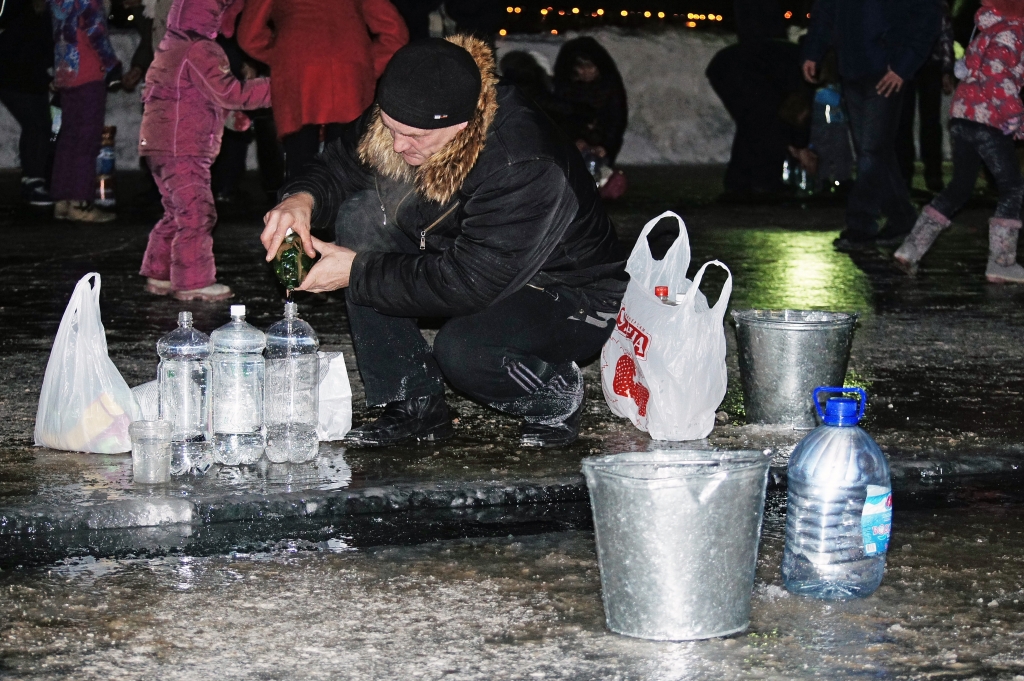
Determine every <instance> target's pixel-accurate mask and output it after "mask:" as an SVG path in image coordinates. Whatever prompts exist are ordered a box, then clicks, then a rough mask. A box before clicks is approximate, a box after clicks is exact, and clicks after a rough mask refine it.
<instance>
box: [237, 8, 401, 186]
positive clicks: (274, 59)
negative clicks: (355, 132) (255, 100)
mask: <svg viewBox="0 0 1024 681" xmlns="http://www.w3.org/2000/svg"><path fill="white" fill-rule="evenodd" d="M237 35H238V44H239V45H241V47H242V49H243V50H245V51H246V52H247V53H248V54H249V55H250V56H251V57H253V58H255V59H258V60H260V61H262V62H264V63H266V64H267V65H269V66H270V72H271V75H272V76H273V78H272V79H271V86H270V87H271V93H272V94H271V99H272V101H273V109H274V122H275V123H276V124H277V133H278V135H280V136H281V139H282V142H283V144H284V151H285V174H286V176H287V177H288V178H290V179H293V178H295V177H296V176H298V174H299V173H300V171H301V170H302V167H303V166H304V165H305V164H306V163H308V162H309V161H310V160H312V158H313V157H314V156H316V154H317V151H318V150H319V146H320V130H321V126H325V127H324V133H325V135H324V138H325V141H326V142H330V141H332V140H334V139H337V138H339V137H341V136H342V134H344V131H345V129H346V126H347V125H349V124H352V123H353V122H354V121H355V120H356V119H357V118H359V116H360V114H362V112H363V111H365V110H366V108H367V107H368V106H370V104H371V103H372V102H373V97H374V90H375V88H376V85H377V78H379V77H380V75H381V74H382V73H383V72H384V67H385V66H386V65H387V63H388V61H389V60H390V59H391V55H393V54H394V53H395V52H396V51H397V50H398V48H400V47H402V46H403V45H405V44H406V43H407V42H408V41H409V32H408V31H407V30H406V27H405V22H403V21H402V17H401V15H399V13H398V10H396V9H395V7H394V5H392V4H391V3H390V2H389V1H388V0H333V1H332V2H330V3H324V2H322V1H321V0H247V1H246V3H245V9H244V10H243V12H242V17H241V20H240V21H239V24H238V33H237Z"/></svg>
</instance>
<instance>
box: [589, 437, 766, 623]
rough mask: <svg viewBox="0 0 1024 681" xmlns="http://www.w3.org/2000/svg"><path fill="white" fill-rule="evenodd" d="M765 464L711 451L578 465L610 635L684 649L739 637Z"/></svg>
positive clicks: (752, 456) (753, 457) (758, 456)
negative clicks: (687, 644)
mask: <svg viewBox="0 0 1024 681" xmlns="http://www.w3.org/2000/svg"><path fill="white" fill-rule="evenodd" d="M768 461H769V458H768V457H767V456H765V455H764V454H762V453H761V452H757V451H736V452H718V451H711V450H703V451H700V450H660V451H654V452H637V453H628V454H613V455H611V456H600V457H591V458H587V459H584V460H583V473H584V475H585V476H586V478H587V487H589V488H590V502H591V506H592V508H593V513H594V536H595V539H596V541H597V559H598V564H599V566H600V569H601V597H602V598H603V599H604V612H605V619H606V621H607V623H608V628H609V629H611V630H612V631H614V632H616V633H618V634H625V635H627V636H637V637H639V638H648V639H655V640H662V641H684V640H690V639H701V638H711V637H714V636H725V635H728V634H732V633H735V632H738V631H743V630H744V629H746V628H747V625H748V624H749V623H750V595H751V591H752V589H753V585H754V569H755V566H756V563H757V544H758V539H759V537H760V535H761V518H762V515H763V513H764V495H765V488H766V486H767V484H768Z"/></svg>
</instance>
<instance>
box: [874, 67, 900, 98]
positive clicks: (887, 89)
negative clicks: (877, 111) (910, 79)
mask: <svg viewBox="0 0 1024 681" xmlns="http://www.w3.org/2000/svg"><path fill="white" fill-rule="evenodd" d="M902 87H903V79H902V78H900V77H899V76H897V75H896V74H895V73H894V72H893V70H892V69H889V70H888V72H886V74H885V75H884V76H882V80H880V81H878V85H876V86H875V92H877V93H878V94H880V95H882V96H883V97H888V96H889V95H891V94H892V93H894V92H899V91H900V88H902Z"/></svg>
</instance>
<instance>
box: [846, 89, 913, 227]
mask: <svg viewBox="0 0 1024 681" xmlns="http://www.w3.org/2000/svg"><path fill="white" fill-rule="evenodd" d="M877 82H878V79H876V78H869V79H865V80H856V81H850V80H844V81H843V95H844V97H845V99H846V108H847V112H848V113H849V115H850V132H852V133H853V145H854V148H855V149H856V151H857V183H856V185H855V186H854V188H853V190H852V191H851V192H850V197H849V200H848V201H847V204H846V232H845V236H847V237H848V238H850V239H853V240H866V239H871V238H874V237H875V236H877V235H878V230H879V225H878V219H879V218H880V217H881V216H885V218H886V220H887V225H886V232H887V234H888V235H890V236H898V235H901V234H906V233H907V232H909V231H910V230H911V229H912V228H913V226H914V222H915V221H916V220H917V211H916V210H914V206H913V204H911V203H910V194H909V193H908V192H907V185H906V183H905V182H904V181H903V176H902V175H900V169H899V164H898V163H897V161H896V131H897V129H898V128H899V123H900V108H901V105H902V103H903V95H902V93H899V92H897V93H893V94H892V95H889V96H888V97H883V96H882V95H880V94H878V93H877V92H875V85H876V84H877Z"/></svg>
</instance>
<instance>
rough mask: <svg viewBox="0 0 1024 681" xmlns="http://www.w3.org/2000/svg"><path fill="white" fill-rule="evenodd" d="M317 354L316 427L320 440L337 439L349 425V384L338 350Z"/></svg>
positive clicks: (346, 431) (350, 398)
mask: <svg viewBox="0 0 1024 681" xmlns="http://www.w3.org/2000/svg"><path fill="white" fill-rule="evenodd" d="M317 354H318V355H319V356H320V413H319V419H318V421H319V423H318V424H317V427H316V434H317V437H318V438H320V441H321V442H324V441H330V440H340V439H342V438H343V437H345V435H346V434H347V433H348V431H350V430H351V429H352V385H351V384H350V383H349V381H348V370H347V369H346V368H345V357H344V356H343V355H342V354H341V353H340V352H323V351H320V352H318V353H317Z"/></svg>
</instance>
